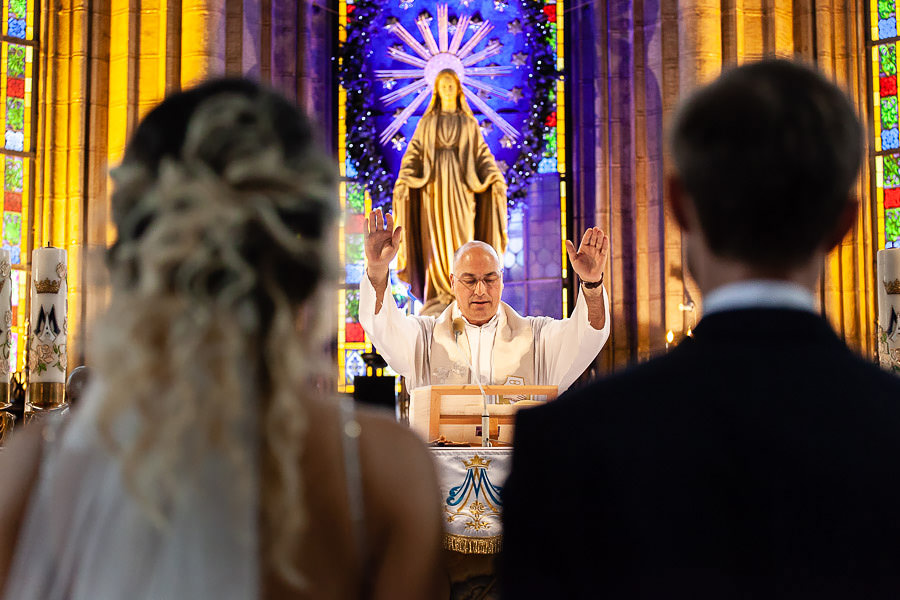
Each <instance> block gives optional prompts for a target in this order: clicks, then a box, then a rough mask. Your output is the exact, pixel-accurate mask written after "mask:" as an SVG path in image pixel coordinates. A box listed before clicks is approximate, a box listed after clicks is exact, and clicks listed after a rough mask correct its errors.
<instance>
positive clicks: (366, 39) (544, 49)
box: [339, 0, 559, 208]
mask: <svg viewBox="0 0 900 600" xmlns="http://www.w3.org/2000/svg"><path fill="white" fill-rule="evenodd" d="M382 4H383V2H379V1H378V0H353V1H352V4H351V3H349V2H348V7H347V8H348V15H347V39H346V41H345V42H344V43H343V44H342V46H341V49H340V55H341V67H340V71H339V77H340V83H341V85H342V86H343V87H344V89H345V90H346V92H347V102H346V114H345V119H344V120H345V123H346V124H347V134H346V148H347V157H348V163H349V164H348V168H347V171H348V172H347V175H348V177H351V178H356V179H357V180H358V181H361V182H365V183H366V184H367V187H368V190H369V195H370V197H371V199H372V206H373V207H377V206H384V205H385V204H387V203H388V202H390V200H391V194H392V191H393V187H394V175H393V174H392V173H390V172H388V171H387V170H386V169H385V168H384V165H385V163H386V161H385V157H384V155H383V153H382V152H381V146H380V144H379V141H378V132H377V131H376V127H375V119H374V118H372V115H374V114H375V111H376V102H377V100H376V94H375V92H374V90H373V89H372V81H371V79H370V77H369V72H368V66H367V65H368V62H369V58H371V56H372V53H373V48H372V45H371V41H372V38H373V37H374V35H375V33H376V29H377V17H378V15H379V14H380V13H381V11H382V10H383V9H382ZM351 7H352V9H351ZM522 9H523V11H524V12H525V14H526V16H527V23H528V24H527V25H526V27H525V28H524V30H523V32H524V33H525V36H526V40H527V45H528V47H529V48H530V49H531V57H532V64H533V78H532V81H533V86H534V97H533V98H534V99H533V102H532V107H531V111H530V112H529V114H528V116H527V117H526V119H525V124H524V126H523V131H522V141H521V151H520V152H519V156H518V158H517V159H516V162H515V164H514V165H512V166H511V167H510V168H509V170H508V171H507V172H506V180H507V185H508V188H507V198H508V199H509V205H510V207H511V208H516V207H517V206H519V205H521V203H522V202H523V201H524V200H525V195H526V193H527V186H528V182H529V180H530V179H531V176H532V175H534V174H535V173H537V172H538V166H539V164H540V161H541V158H542V155H543V150H544V148H543V146H544V143H545V140H544V128H545V126H546V125H548V124H549V123H550V121H552V120H553V117H552V115H553V113H554V111H555V105H554V103H555V98H556V81H557V78H558V76H559V73H558V71H557V70H556V52H555V49H554V44H555V35H554V33H555V32H554V28H555V26H556V25H555V23H551V22H550V20H549V19H548V16H547V13H546V12H545V6H544V3H543V1H542V0H522ZM553 125H555V124H553ZM351 173H352V174H351Z"/></svg>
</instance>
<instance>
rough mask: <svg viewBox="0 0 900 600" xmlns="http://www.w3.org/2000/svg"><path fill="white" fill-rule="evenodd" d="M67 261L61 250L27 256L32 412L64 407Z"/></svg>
mask: <svg viewBox="0 0 900 600" xmlns="http://www.w3.org/2000/svg"><path fill="white" fill-rule="evenodd" d="M66 275H67V260H66V251H65V250H63V249H62V248H51V247H47V248H35V249H34V252H32V254H31V320H30V323H29V328H30V331H29V332H28V339H29V342H28V344H29V350H28V377H29V379H28V384H29V385H28V396H29V403H30V404H31V405H32V407H33V408H36V409H46V408H55V407H58V406H61V405H62V404H63V403H64V393H63V390H64V388H65V383H66V334H67V331H68V321H67V314H66V293H67V291H68V286H67V285H66Z"/></svg>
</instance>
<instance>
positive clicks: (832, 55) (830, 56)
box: [809, 0, 877, 356]
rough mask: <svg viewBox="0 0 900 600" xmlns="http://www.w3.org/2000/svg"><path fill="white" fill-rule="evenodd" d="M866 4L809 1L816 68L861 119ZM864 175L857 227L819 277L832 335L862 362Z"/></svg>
mask: <svg viewBox="0 0 900 600" xmlns="http://www.w3.org/2000/svg"><path fill="white" fill-rule="evenodd" d="M865 8H866V3H864V2H858V1H856V0H813V1H812V5H811V7H810V10H812V11H814V13H815V18H814V19H813V22H814V23H815V32H814V37H813V40H812V42H811V43H810V44H809V45H810V46H812V47H814V48H815V52H814V57H815V60H816V62H817V66H818V67H819V69H821V70H822V72H824V73H826V74H827V75H829V76H830V77H832V79H833V80H834V81H835V83H837V84H838V85H839V86H841V87H842V88H843V89H844V90H845V91H846V92H847V94H848V95H849V96H850V98H852V99H854V100H855V102H856V105H857V109H858V112H859V114H860V115H862V116H863V119H865V118H866V117H865V115H867V114H868V111H867V110H866V109H867V105H868V102H867V100H866V99H865V97H864V95H865V90H866V83H865V73H866V63H865V62H864V61H866V60H867V54H866V52H865V40H864V39H863V38H862V35H864V28H863V26H862V24H863V17H864V10H865ZM870 176H871V174H870V173H869V172H868V169H863V172H862V175H861V176H860V179H859V181H858V183H857V188H856V190H855V191H856V194H857V196H858V197H859V198H860V199H861V200H862V202H861V205H860V211H859V214H858V216H857V222H856V225H855V226H854V228H853V230H852V231H851V232H850V233H849V234H848V235H847V236H846V237H845V238H844V240H843V241H842V242H841V244H840V245H839V246H838V247H837V248H836V249H835V250H834V251H833V252H832V253H830V254H829V255H828V257H827V258H826V259H825V264H824V268H823V277H822V284H821V285H822V287H821V291H822V294H821V295H822V300H823V303H822V304H823V305H822V309H823V312H824V313H825V315H826V316H827V317H828V320H829V321H830V322H831V324H832V326H833V327H834V328H835V330H836V331H837V332H838V333H839V334H840V335H841V336H842V337H843V338H844V340H845V341H846V342H847V343H848V344H849V345H850V346H851V347H853V348H855V349H857V350H859V351H860V352H862V353H863V354H865V355H866V356H874V354H875V328H874V324H875V320H876V311H875V301H876V293H875V288H874V280H875V274H874V272H873V264H874V250H875V245H876V244H875V242H874V236H876V235H877V232H875V231H873V228H872V221H873V211H875V210H877V208H876V207H875V206H873V202H875V200H872V201H868V200H867V199H868V198H869V190H870V181H871V180H870Z"/></svg>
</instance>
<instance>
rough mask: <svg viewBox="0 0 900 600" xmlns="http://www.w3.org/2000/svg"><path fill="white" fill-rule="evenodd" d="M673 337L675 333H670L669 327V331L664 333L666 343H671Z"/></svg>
mask: <svg viewBox="0 0 900 600" xmlns="http://www.w3.org/2000/svg"><path fill="white" fill-rule="evenodd" d="M674 339H675V334H674V333H672V330H671V329H670V330H669V332H668V333H667V334H666V343H667V344H671V343H672V340H674Z"/></svg>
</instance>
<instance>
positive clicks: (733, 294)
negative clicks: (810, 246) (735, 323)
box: [703, 279, 816, 315]
mask: <svg viewBox="0 0 900 600" xmlns="http://www.w3.org/2000/svg"><path fill="white" fill-rule="evenodd" d="M745 308H790V309H795V310H805V311H808V312H813V313H814V312H815V311H816V301H815V298H813V295H812V294H811V293H810V291H809V290H808V289H806V288H805V287H803V286H801V285H797V284H796V283H789V282H786V281H776V280H768V279H752V280H747V281H739V282H737V283H730V284H728V285H723V286H722V287H719V288H716V289H714V290H713V291H711V292H710V293H709V294H707V295H706V296H704V297H703V314H704V315H711V314H713V313H717V312H724V311H727V310H740V309H745Z"/></svg>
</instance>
